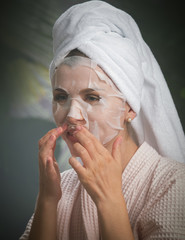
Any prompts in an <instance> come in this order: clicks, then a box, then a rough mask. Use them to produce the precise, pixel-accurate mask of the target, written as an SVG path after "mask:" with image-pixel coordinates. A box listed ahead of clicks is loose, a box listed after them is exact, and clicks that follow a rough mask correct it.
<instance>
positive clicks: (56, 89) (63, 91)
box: [54, 88, 67, 93]
mask: <svg viewBox="0 0 185 240" xmlns="http://www.w3.org/2000/svg"><path fill="white" fill-rule="evenodd" d="M54 91H59V92H62V93H67V92H66V91H65V90H64V89H62V88H55V89H54Z"/></svg>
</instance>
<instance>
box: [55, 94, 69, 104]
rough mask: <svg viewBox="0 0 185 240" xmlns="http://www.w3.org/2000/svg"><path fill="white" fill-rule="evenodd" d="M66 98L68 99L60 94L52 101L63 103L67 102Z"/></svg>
mask: <svg viewBox="0 0 185 240" xmlns="http://www.w3.org/2000/svg"><path fill="white" fill-rule="evenodd" d="M67 98H68V96H67V95H61V94H59V95H56V96H54V101H56V102H60V103H64V102H66V101H67Z"/></svg>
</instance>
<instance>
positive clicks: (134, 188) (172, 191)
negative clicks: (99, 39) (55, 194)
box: [20, 142, 185, 240]
mask: <svg viewBox="0 0 185 240" xmlns="http://www.w3.org/2000/svg"><path fill="white" fill-rule="evenodd" d="M61 177H62V179H61V187H62V198H61V200H60V201H59V204H58V219H57V234H58V239H60V240H61V239H62V240H68V239H70V240H72V239H75V240H83V239H88V240H96V239H100V234H99V227H98V216H97V208H96V206H95V204H94V202H93V201H92V199H91V197H90V196H89V195H88V194H87V192H86V190H85V189H84V188H83V186H82V185H81V183H80V181H79V180H78V176H77V174H76V173H75V171H74V170H73V169H70V170H68V171H65V172H64V173H62V174H61ZM122 190H123V195H124V198H125V201H126V204H127V209H128V214H129V218H130V223H131V227H132V230H133V234H134V239H135V240H137V239H142V240H149V239H150V240H151V239H152V240H154V239H156V240H160V239H163V240H164V239H166V240H167V239H168V240H172V239H173V240H177V239H185V164H183V163H179V162H176V161H173V160H170V159H167V158H163V157H161V156H160V155H159V154H158V153H157V152H156V151H155V150H154V149H153V148H152V147H151V146H149V145H148V144H147V143H146V142H144V143H143V144H142V145H141V146H140V147H139V149H138V150H137V152H136V153H135V154H134V156H133V157H132V159H131V160H130V162H129V163H128V165H127V166H126V168H125V170H124V172H123V174H122ZM32 218H33V217H32ZM31 222H32V219H31V220H30V221H29V223H28V225H27V228H26V231H25V233H24V234H23V236H22V237H21V238H20V239H21V240H23V239H24V240H25V239H28V234H29V231H30V227H31Z"/></svg>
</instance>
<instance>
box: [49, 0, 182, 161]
mask: <svg viewBox="0 0 185 240" xmlns="http://www.w3.org/2000/svg"><path fill="white" fill-rule="evenodd" d="M73 49H78V50H80V51H81V52H83V53H84V54H85V55H87V56H88V57H89V58H91V59H92V60H94V61H95V62H96V63H97V64H98V65H99V66H100V67H101V68H102V69H103V70H104V71H105V72H106V73H107V75H108V76H109V77H110V78H111V79H112V81H113V82H114V83H115V84H116V86H117V87H118V89H119V90H120V91H121V92H122V93H123V94H124V96H125V97H126V100H127V102H128V104H129V105H130V106H131V108H132V109H133V110H134V111H135V112H136V114H137V116H136V118H135V119H134V120H133V122H132V128H133V131H134V133H135V134H134V135H136V136H137V139H136V141H137V142H138V144H139V145H140V144H142V143H143V142H144V141H146V142H148V143H149V144H150V145H151V146H153V147H154V148H155V149H156V150H157V151H158V152H159V153H160V154H161V155H163V156H167V157H170V158H173V159H175V160H177V161H180V162H185V137H184V133H183V129H182V126H181V123H180V120H179V117H178V114H177V111H176V108H175V105H174V103H173V100H172V97H171V95H170V92H169V89H168V87H167V84H166V82H165V79H164V77H163V74H162V72H161V70H160V67H159V65H158V63H157V62H156V60H155V58H154V56H153V54H152V52H151V50H150V49H149V47H148V46H147V44H146V43H145V42H144V40H143V38H142V36H141V33H140V31H139V28H138V26H137V24H136V23H135V21H134V20H133V18H132V17H131V16H130V15H128V14H127V13H125V12H124V11H122V10H120V9H117V8H115V7H113V6H111V5H110V4H108V3H106V2H103V1H88V2H85V3H82V4H77V5H74V6H72V7H71V8H69V9H68V10H67V11H66V12H65V13H64V14H62V15H61V16H60V17H59V18H58V20H57V21H56V23H55V25H54V28H53V50H54V58H53V61H52V63H51V65H50V78H51V79H52V77H53V74H54V71H55V68H56V67H58V66H59V65H60V63H61V62H62V61H63V59H64V58H65V56H67V54H68V53H69V52H70V51H71V50H73Z"/></svg>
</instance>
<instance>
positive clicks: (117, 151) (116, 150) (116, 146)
mask: <svg viewBox="0 0 185 240" xmlns="http://www.w3.org/2000/svg"><path fill="white" fill-rule="evenodd" d="M122 140H123V138H122V136H119V137H117V138H116V140H115V141H114V143H113V146H112V156H113V158H114V159H115V160H117V161H119V162H120V163H121V162H122V161H121V159H122V158H121V143H122Z"/></svg>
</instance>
